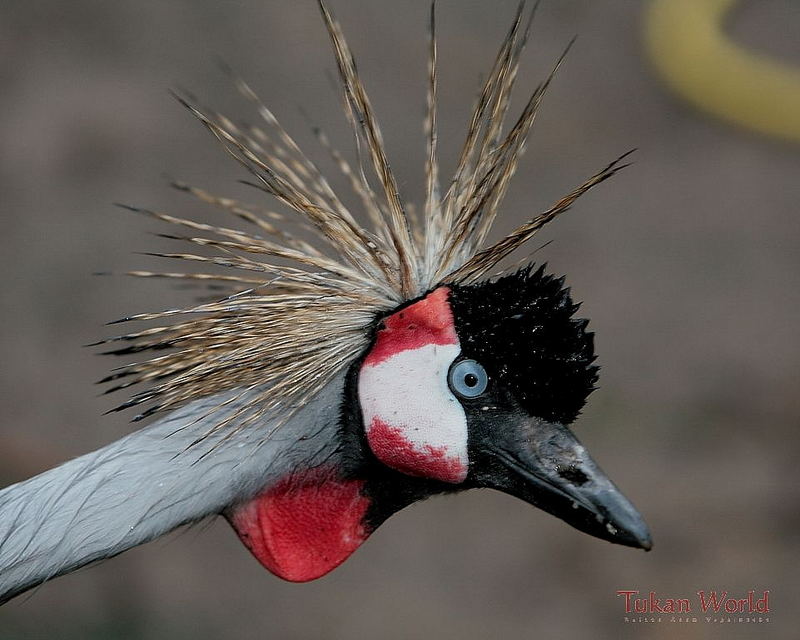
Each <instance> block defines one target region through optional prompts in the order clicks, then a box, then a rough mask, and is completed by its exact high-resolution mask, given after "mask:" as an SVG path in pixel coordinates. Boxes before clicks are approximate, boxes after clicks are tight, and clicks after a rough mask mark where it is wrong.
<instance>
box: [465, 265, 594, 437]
mask: <svg viewBox="0 0 800 640" xmlns="http://www.w3.org/2000/svg"><path fill="white" fill-rule="evenodd" d="M563 285H564V278H556V277H554V276H552V275H549V274H546V273H545V271H544V266H541V267H539V268H538V269H536V270H535V271H534V267H533V265H530V266H528V267H524V268H523V269H520V270H519V271H517V272H516V273H513V274H510V275H506V276H503V277H500V278H498V279H495V280H486V281H483V282H479V283H477V284H472V285H452V286H451V295H450V302H451V305H452V308H453V315H454V319H455V324H456V330H457V332H458V336H459V339H460V341H461V348H462V353H463V355H464V356H465V357H467V358H472V359H474V360H477V361H478V362H480V363H481V364H482V365H483V366H484V367H485V368H486V370H487V371H488V372H489V375H490V376H494V377H496V379H497V380H498V381H499V382H500V384H501V385H502V386H503V387H504V388H505V389H506V390H507V391H509V392H510V393H511V394H512V395H513V396H514V398H515V399H516V400H517V402H519V404H520V405H521V406H522V407H523V408H524V409H525V410H526V411H527V412H528V413H529V414H531V415H534V416H536V417H538V418H542V419H543V420H547V421H549V422H559V423H561V424H569V423H571V422H573V421H574V420H575V418H576V417H577V416H578V413H579V412H580V410H581V409H582V408H583V405H584V404H585V402H586V398H587V397H588V395H589V394H590V393H591V392H592V390H593V389H594V388H595V387H594V384H595V382H597V372H598V369H599V368H598V367H597V366H595V365H594V364H592V363H593V362H594V361H595V358H596V356H595V355H594V334H593V333H591V332H588V331H586V326H587V324H588V320H585V319H577V318H573V316H574V314H575V312H576V311H577V309H578V308H579V306H580V305H579V304H574V303H573V302H572V299H571V297H570V292H569V289H568V288H564V286H563Z"/></svg>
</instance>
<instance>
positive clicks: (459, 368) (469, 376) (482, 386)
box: [447, 360, 489, 398]
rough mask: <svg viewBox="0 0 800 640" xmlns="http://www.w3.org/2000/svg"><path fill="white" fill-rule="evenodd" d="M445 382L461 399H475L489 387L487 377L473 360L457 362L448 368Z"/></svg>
mask: <svg viewBox="0 0 800 640" xmlns="http://www.w3.org/2000/svg"><path fill="white" fill-rule="evenodd" d="M447 382H448V383H449V384H450V388H451V389H452V390H453V391H454V392H455V393H456V394H458V395H460V396H461V397H462V398H476V397H477V396H479V395H481V394H482V393H483V392H484V391H486V387H487V386H489V376H488V374H487V373H486V369H484V368H483V367H482V366H481V365H480V364H478V363H477V362H475V360H459V361H458V362H456V363H455V364H454V365H453V366H452V367H451V368H450V374H449V375H448V376H447Z"/></svg>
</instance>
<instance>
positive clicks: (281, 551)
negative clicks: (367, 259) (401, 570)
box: [231, 267, 652, 581]
mask: <svg viewBox="0 0 800 640" xmlns="http://www.w3.org/2000/svg"><path fill="white" fill-rule="evenodd" d="M577 308H578V305H575V304H573V303H572V301H571V299H570V295H569V291H568V290H566V289H564V288H563V279H556V278H554V277H552V276H550V275H547V274H545V272H544V269H543V268H540V269H538V270H536V271H534V270H533V269H532V268H529V267H528V268H524V269H522V270H520V271H518V272H516V273H514V274H511V275H507V276H504V277H501V278H499V279H495V280H487V281H484V282H480V283H477V284H472V285H463V284H462V285H456V284H443V285H441V286H439V287H437V288H435V289H433V290H432V291H430V292H428V293H427V294H426V295H424V296H423V297H421V298H418V299H416V300H413V301H411V302H409V303H407V304H404V305H402V306H401V307H400V308H398V309H396V310H394V311H392V312H391V313H390V314H388V315H386V316H384V317H381V318H379V319H377V321H376V323H375V326H374V336H373V340H372V342H371V344H370V346H369V348H368V349H367V350H366V352H365V353H364V355H363V357H362V358H360V359H359V360H357V361H356V362H355V363H354V364H353V365H352V366H351V369H350V373H349V375H348V380H347V383H346V387H345V394H344V400H343V405H342V409H341V420H342V427H341V434H340V436H341V443H340V444H339V449H340V450H341V451H343V452H344V455H343V456H342V457H341V461H340V463H338V465H337V466H331V467H330V468H328V469H327V470H325V469H322V468H320V467H317V468H315V469H312V470H310V471H308V472H306V473H305V474H303V475H302V477H298V476H297V475H294V476H293V477H292V478H290V479H287V481H286V482H285V483H284V484H283V485H281V486H279V487H278V489H277V490H276V489H275V488H273V489H271V490H270V491H269V492H267V494H265V496H261V497H259V498H257V499H256V500H254V501H252V502H251V503H249V504H248V505H247V506H246V507H244V508H242V509H240V510H239V511H238V512H237V515H235V516H234V517H233V518H232V519H231V521H232V523H233V524H234V527H235V528H236V529H237V531H238V532H239V534H240V536H241V537H242V539H243V541H244V542H245V544H247V545H248V546H249V547H250V549H251V550H252V551H253V552H254V553H255V555H256V557H258V559H259V560H261V561H262V563H263V564H265V566H267V567H268V568H269V569H270V570H272V571H273V572H274V573H276V574H278V575H279V576H281V577H284V578H287V579H289V580H296V581H305V580H310V579H314V578H316V577H319V576H320V575H324V574H325V573H327V572H328V571H330V570H331V569H332V568H334V567H335V566H336V565H338V564H339V563H340V562H342V561H343V560H344V559H345V558H347V557H348V556H349V554H350V553H352V551H354V550H355V549H356V548H357V547H358V546H359V545H360V544H361V542H363V541H364V540H365V539H366V538H367V536H368V535H369V534H370V533H371V532H372V531H374V529H375V528H377V526H379V525H380V524H381V523H382V522H383V521H384V520H386V519H387V518H388V517H389V516H390V515H392V514H393V513H395V512H397V511H399V510H400V509H402V508H404V507H405V506H407V505H409V504H411V503H413V502H416V501H418V500H422V499H425V498H428V497H430V496H433V495H437V494H443V493H453V492H458V491H463V490H465V489H470V488H491V489H496V490H499V491H502V492H505V493H508V494H510V495H513V496H516V497H518V498H521V499H522V500H524V501H526V502H528V503H530V504H532V505H534V506H537V507H539V508H541V509H543V510H544V511H547V512H549V513H551V514H553V515H555V516H556V517H558V518H561V519H562V520H564V521H566V522H567V523H569V524H571V525H573V526H574V527H576V528H577V529H579V530H581V531H584V532H586V533H589V534H591V535H593V536H596V537H598V538H602V539H605V540H608V541H610V542H614V543H618V544H622V545H627V546H631V547H639V548H642V549H645V550H648V549H650V547H651V544H652V543H651V539H650V533H649V531H648V529H647V525H646V524H645V523H644V521H643V519H642V517H641V516H640V515H639V513H638V512H637V511H636V509H635V508H634V507H633V505H632V504H631V503H630V502H629V501H628V500H627V499H626V498H625V497H624V496H623V495H622V493H620V491H619V490H618V489H617V488H616V487H615V486H614V484H613V483H612V482H611V481H610V480H609V479H608V477H607V476H606V475H605V474H604V473H603V471H601V469H600V468H599V467H598V465H597V464H596V463H595V462H594V460H592V458H591V457H590V456H589V454H588V452H587V451H586V449H585V448H584V447H583V446H582V445H581V443H580V442H579V441H578V440H577V438H576V437H575V436H574V435H573V434H572V432H571V430H570V429H569V425H570V424H571V423H572V422H573V421H574V420H575V419H576V417H577V416H578V414H579V412H580V410H581V408H582V407H583V405H584V402H585V400H586V398H587V396H588V395H589V393H590V392H591V391H592V389H593V388H594V384H595V382H596V380H597V367H596V366H595V365H594V364H593V362H594V360H595V355H594V346H593V334H592V333H589V332H587V331H586V324H587V322H586V321H585V320H582V319H576V318H574V317H573V315H574V313H575V311H576V310H577ZM321 532H322V535H320V533H321Z"/></svg>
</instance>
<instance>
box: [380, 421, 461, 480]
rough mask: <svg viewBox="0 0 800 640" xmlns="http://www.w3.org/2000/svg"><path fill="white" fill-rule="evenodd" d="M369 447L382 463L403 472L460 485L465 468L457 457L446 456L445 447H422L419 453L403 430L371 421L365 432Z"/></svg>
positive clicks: (381, 422) (425, 445) (426, 445)
mask: <svg viewBox="0 0 800 640" xmlns="http://www.w3.org/2000/svg"><path fill="white" fill-rule="evenodd" d="M367 438H368V440H369V446H370V448H371V449H372V450H373V452H374V453H375V455H376V456H377V457H378V459H380V460H381V461H383V463H384V464H386V465H388V466H390V467H392V468H393V469H397V470H398V471H401V472H402V473H407V474H408V475H411V476H420V477H423V478H435V479H437V480H443V481H444V482H461V481H462V480H464V478H465V477H466V475H467V467H466V465H465V464H464V463H463V462H462V461H461V459H460V458H459V457H458V456H452V455H448V453H447V449H446V448H445V447H434V446H432V445H429V444H424V445H422V448H421V450H420V449H419V448H418V447H416V446H414V444H413V443H412V442H410V441H409V440H407V439H406V438H405V437H404V436H403V429H401V428H397V427H392V426H390V425H388V424H386V423H385V422H383V421H382V420H381V419H380V418H377V417H376V418H373V419H372V424H371V426H370V429H369V431H368V433H367Z"/></svg>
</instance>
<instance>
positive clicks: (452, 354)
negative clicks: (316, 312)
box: [358, 287, 469, 483]
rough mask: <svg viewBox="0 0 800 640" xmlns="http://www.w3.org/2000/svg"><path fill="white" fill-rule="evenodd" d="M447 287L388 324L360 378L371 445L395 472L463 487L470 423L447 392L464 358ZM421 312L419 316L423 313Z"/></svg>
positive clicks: (362, 403)
mask: <svg viewBox="0 0 800 640" xmlns="http://www.w3.org/2000/svg"><path fill="white" fill-rule="evenodd" d="M448 293H449V291H448V290H447V289H446V288H444V287H442V288H440V289H437V290H436V291H434V292H433V293H431V294H430V295H429V296H428V297H426V298H424V299H423V300H421V301H419V302H417V303H415V304H414V305H411V306H409V307H407V308H405V309H404V310H402V311H401V312H398V313H397V314H395V315H394V316H391V317H390V318H387V320H386V321H385V325H386V326H385V328H384V329H382V330H381V331H380V332H379V334H378V337H377V339H376V344H375V347H374V348H373V350H372V352H371V353H370V354H369V355H368V356H367V358H366V359H365V361H364V364H363V365H362V367H361V371H360V372H359V378H358V395H359V401H360V404H361V411H362V414H363V417H364V425H365V429H366V434H367V441H368V442H369V445H370V448H371V449H372V451H373V453H374V454H375V456H376V457H377V458H378V459H379V460H380V461H381V462H383V463H384V464H386V465H387V466H389V467H392V468H393V469H396V470H398V471H401V472H403V473H407V474H409V475H413V476H421V477H425V478H431V479H436V480H442V481H444V482H452V483H459V482H463V481H464V479H465V478H466V476H467V471H468V468H469V458H468V454H467V418H466V415H465V414H464V409H463V407H462V406H461V403H460V402H459V401H458V400H457V399H456V397H455V396H454V395H453V393H452V392H451V391H450V388H449V386H448V384H447V373H448V371H449V369H450V365H451V364H452V363H453V361H454V360H455V359H456V358H457V357H458V355H459V353H460V352H461V346H460V345H459V343H458V338H457V337H456V335H455V328H454V326H453V323H452V313H451V311H450V305H449V304H448V303H447V295H448ZM415 307H416V308H415Z"/></svg>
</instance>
